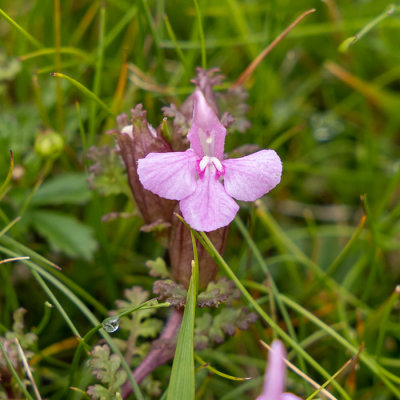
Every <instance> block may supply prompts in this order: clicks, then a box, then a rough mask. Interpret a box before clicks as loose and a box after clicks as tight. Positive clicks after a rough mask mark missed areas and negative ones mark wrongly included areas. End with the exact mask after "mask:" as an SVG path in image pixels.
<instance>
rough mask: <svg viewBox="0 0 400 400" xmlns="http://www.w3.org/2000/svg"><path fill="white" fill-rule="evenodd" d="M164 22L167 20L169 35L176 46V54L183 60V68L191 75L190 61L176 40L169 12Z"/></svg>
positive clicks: (187, 74) (165, 15)
mask: <svg viewBox="0 0 400 400" xmlns="http://www.w3.org/2000/svg"><path fill="white" fill-rule="evenodd" d="M164 22H165V26H166V27H167V31H168V35H169V37H170V38H171V40H172V43H173V44H174V46H175V51H176V54H178V57H179V58H180V60H181V62H182V65H183V68H184V69H185V73H186V76H190V72H189V67H188V63H187V61H186V58H185V56H184V55H183V52H182V49H181V48H180V46H179V44H178V41H177V40H176V36H175V33H174V31H173V29H172V26H171V24H170V22H169V19H168V16H167V14H164Z"/></svg>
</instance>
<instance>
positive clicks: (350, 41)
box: [339, 4, 396, 53]
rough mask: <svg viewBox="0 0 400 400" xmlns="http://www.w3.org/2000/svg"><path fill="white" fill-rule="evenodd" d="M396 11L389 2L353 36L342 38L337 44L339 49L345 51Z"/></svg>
mask: <svg viewBox="0 0 400 400" xmlns="http://www.w3.org/2000/svg"><path fill="white" fill-rule="evenodd" d="M395 11H396V6H395V5H394V4H390V5H389V6H388V7H386V10H385V11H384V12H383V13H381V14H379V15H378V16H377V17H375V18H374V19H373V20H372V21H370V22H369V23H368V24H367V25H365V26H364V27H363V28H362V29H361V30H360V31H359V32H358V33H356V34H355V35H354V36H351V37H348V38H347V39H345V40H343V42H342V43H341V44H340V46H339V51H340V52H342V53H345V52H346V51H347V50H348V49H349V48H350V46H352V45H353V44H354V43H356V42H358V41H359V40H360V39H361V38H362V37H363V36H364V35H366V34H367V33H368V32H369V31H370V30H371V29H373V28H374V27H375V26H376V25H378V24H379V23H380V22H382V21H383V20H384V19H385V18H387V17H389V16H391V15H392V14H393V13H394V12H395Z"/></svg>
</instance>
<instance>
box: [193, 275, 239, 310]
mask: <svg viewBox="0 0 400 400" xmlns="http://www.w3.org/2000/svg"><path fill="white" fill-rule="evenodd" d="M239 297H240V291H239V290H238V289H237V288H236V286H235V283H234V282H233V281H230V280H228V279H226V278H225V277H223V278H221V279H219V280H218V281H216V282H210V283H209V284H208V286H207V288H206V290H204V291H203V292H201V293H200V294H199V297H198V306H199V307H200V308H202V307H218V306H219V305H220V304H221V303H225V302H226V303H228V304H231V303H232V301H233V300H235V299H238V298H239Z"/></svg>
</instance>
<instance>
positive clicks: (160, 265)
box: [146, 257, 171, 278]
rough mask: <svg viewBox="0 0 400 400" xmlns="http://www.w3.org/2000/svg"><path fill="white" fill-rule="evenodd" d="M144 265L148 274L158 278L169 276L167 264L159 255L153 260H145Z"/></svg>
mask: <svg viewBox="0 0 400 400" xmlns="http://www.w3.org/2000/svg"><path fill="white" fill-rule="evenodd" d="M146 267H147V268H149V270H150V271H149V275H151V276H154V277H159V278H170V276H171V275H170V273H169V272H168V269H167V264H166V263H165V261H164V260H163V259H162V258H161V257H157V258H156V259H155V260H154V261H153V260H149V261H146Z"/></svg>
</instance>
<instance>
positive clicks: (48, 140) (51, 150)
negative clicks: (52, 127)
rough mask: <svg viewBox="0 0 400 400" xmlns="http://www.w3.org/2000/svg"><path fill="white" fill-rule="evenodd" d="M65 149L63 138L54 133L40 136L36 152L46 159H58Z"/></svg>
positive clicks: (49, 132) (37, 140) (45, 133)
mask: <svg viewBox="0 0 400 400" xmlns="http://www.w3.org/2000/svg"><path fill="white" fill-rule="evenodd" d="M63 149H64V139H63V137H62V136H61V135H60V134H59V133H57V132H54V131H47V132H44V133H42V134H40V135H39V136H38V137H37V138H36V140H35V151H36V153H37V154H38V155H39V156H42V157H44V158H57V157H59V156H60V154H61V153H62V151H63Z"/></svg>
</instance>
